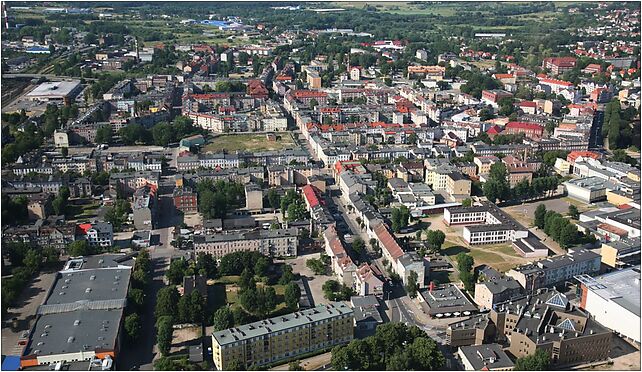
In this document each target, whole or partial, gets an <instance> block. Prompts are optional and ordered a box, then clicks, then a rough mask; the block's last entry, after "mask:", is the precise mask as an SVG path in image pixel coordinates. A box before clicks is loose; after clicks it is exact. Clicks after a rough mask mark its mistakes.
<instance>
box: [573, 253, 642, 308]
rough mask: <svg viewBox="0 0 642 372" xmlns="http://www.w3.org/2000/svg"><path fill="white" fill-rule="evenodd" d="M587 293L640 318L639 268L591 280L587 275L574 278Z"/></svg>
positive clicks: (619, 271)
mask: <svg viewBox="0 0 642 372" xmlns="http://www.w3.org/2000/svg"><path fill="white" fill-rule="evenodd" d="M575 278H576V279H577V280H578V281H579V282H580V283H582V284H584V285H585V286H586V287H587V288H588V290H589V291H592V292H594V293H596V294H597V295H598V296H600V297H602V298H603V299H605V300H608V301H612V302H615V303H617V304H618V305H620V306H621V307H623V308H625V309H626V310H628V311H630V312H632V313H633V314H635V315H637V316H638V317H639V316H640V266H639V265H638V266H636V267H631V268H628V269H624V270H618V271H615V272H612V273H609V274H605V275H602V276H598V277H596V278H592V277H590V276H588V275H578V276H576V277H575Z"/></svg>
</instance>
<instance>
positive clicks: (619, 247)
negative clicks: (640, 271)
mask: <svg viewBox="0 0 642 372" xmlns="http://www.w3.org/2000/svg"><path fill="white" fill-rule="evenodd" d="M600 255H601V256H602V263H603V264H605V265H609V266H610V267H612V268H616V269H621V268H623V267H627V266H631V265H639V264H640V238H632V239H622V240H615V241H610V242H604V243H602V248H601V249H600Z"/></svg>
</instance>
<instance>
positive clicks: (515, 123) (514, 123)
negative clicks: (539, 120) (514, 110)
mask: <svg viewBox="0 0 642 372" xmlns="http://www.w3.org/2000/svg"><path fill="white" fill-rule="evenodd" d="M505 128H507V129H508V128H513V129H528V130H537V131H541V130H544V128H543V127H542V126H541V125H539V124H535V123H526V122H522V121H511V122H509V123H508V124H506V127H505Z"/></svg>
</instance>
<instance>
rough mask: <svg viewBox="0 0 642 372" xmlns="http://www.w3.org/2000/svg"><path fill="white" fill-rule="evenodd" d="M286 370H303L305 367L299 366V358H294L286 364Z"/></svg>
mask: <svg viewBox="0 0 642 372" xmlns="http://www.w3.org/2000/svg"><path fill="white" fill-rule="evenodd" d="M288 371H305V368H303V367H302V366H301V362H300V361H299V360H295V361H292V362H290V364H289V365H288Z"/></svg>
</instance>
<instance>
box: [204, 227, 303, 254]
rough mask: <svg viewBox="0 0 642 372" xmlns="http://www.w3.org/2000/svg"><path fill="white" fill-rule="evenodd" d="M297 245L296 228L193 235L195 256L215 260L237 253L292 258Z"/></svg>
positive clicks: (295, 252)
mask: <svg viewBox="0 0 642 372" xmlns="http://www.w3.org/2000/svg"><path fill="white" fill-rule="evenodd" d="M298 245H299V239H298V230H297V229H296V228H289V229H276V230H253V231H247V232H234V233H222V234H206V235H194V251H195V252H196V253H197V254H198V253H201V252H203V253H209V254H211V255H212V256H213V257H214V258H217V259H218V258H221V257H223V256H225V255H226V254H228V253H232V252H239V251H257V252H260V253H261V254H264V255H266V256H272V257H292V256H296V255H297V248H298Z"/></svg>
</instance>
